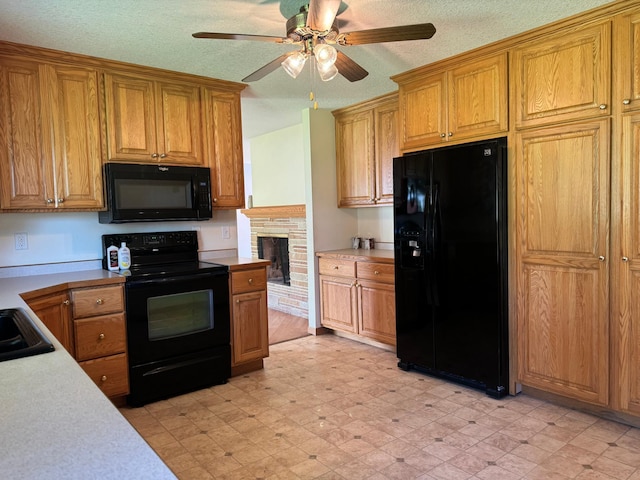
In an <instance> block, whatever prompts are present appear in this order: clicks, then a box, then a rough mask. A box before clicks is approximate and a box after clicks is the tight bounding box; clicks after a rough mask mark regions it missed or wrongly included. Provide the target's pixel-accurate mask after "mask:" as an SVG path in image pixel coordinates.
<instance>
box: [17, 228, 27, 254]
mask: <svg viewBox="0 0 640 480" xmlns="http://www.w3.org/2000/svg"><path fill="white" fill-rule="evenodd" d="M14 239H15V242H16V250H28V249H29V236H28V235H27V232H21V233H16V234H15V235H14Z"/></svg>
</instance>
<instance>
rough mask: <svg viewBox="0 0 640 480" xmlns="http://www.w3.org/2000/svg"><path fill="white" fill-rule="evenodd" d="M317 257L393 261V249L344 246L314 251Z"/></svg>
mask: <svg viewBox="0 0 640 480" xmlns="http://www.w3.org/2000/svg"><path fill="white" fill-rule="evenodd" d="M316 256H318V257H329V258H338V259H343V260H355V261H358V260H360V261H369V262H382V263H393V258H394V251H393V250H383V249H380V248H378V249H376V248H374V249H373V250H365V249H364V248H346V249H343V250H328V251H325V252H316Z"/></svg>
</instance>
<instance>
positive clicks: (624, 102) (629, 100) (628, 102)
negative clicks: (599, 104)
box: [622, 98, 631, 105]
mask: <svg viewBox="0 0 640 480" xmlns="http://www.w3.org/2000/svg"><path fill="white" fill-rule="evenodd" d="M630 103H631V99H630V98H625V99H624V100H622V104H623V105H629V104H630Z"/></svg>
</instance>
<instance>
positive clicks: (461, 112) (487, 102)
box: [447, 53, 508, 140]
mask: <svg viewBox="0 0 640 480" xmlns="http://www.w3.org/2000/svg"><path fill="white" fill-rule="evenodd" d="M447 97H448V124H449V130H448V132H447V138H449V139H452V140H458V139H460V138H467V137H471V136H474V135H485V134H489V133H498V132H506V131H507V127H508V124H507V97H508V95H507V55H506V53H503V54H501V55H497V56H495V57H490V58H486V59H483V60H479V61H476V62H471V63H467V64H465V65H463V66H460V67H458V68H454V69H453V70H451V71H450V72H449V73H448V76H447Z"/></svg>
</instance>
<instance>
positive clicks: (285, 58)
mask: <svg viewBox="0 0 640 480" xmlns="http://www.w3.org/2000/svg"><path fill="white" fill-rule="evenodd" d="M340 3H341V0H309V4H308V5H305V6H303V7H302V8H300V12H299V13H298V14H296V15H294V16H292V17H291V18H289V19H288V20H287V36H286V37H275V36H266V35H247V34H236V33H214V32H197V33H194V34H193V37H195V38H212V39H220V40H254V41H259V42H272V43H283V44H292V45H301V46H302V49H301V50H295V51H291V52H287V53H283V54H282V55H280V56H279V57H278V58H276V59H275V60H273V61H271V62H269V63H267V64H266V65H264V66H263V67H261V68H259V69H258V70H256V71H255V72H253V73H252V74H250V75H248V76H247V77H245V78H243V79H242V81H243V82H254V81H256V80H260V79H261V78H263V77H265V76H266V75H268V74H269V73H271V72H273V71H275V70H276V69H277V68H278V67H279V66H281V65H282V67H283V68H284V70H285V71H286V72H287V73H288V74H289V75H291V76H292V77H293V78H295V77H297V76H298V74H299V73H300V71H301V70H302V68H303V67H304V64H305V62H306V60H307V59H308V58H310V57H313V58H314V59H315V61H316V66H317V69H318V73H319V74H320V78H321V79H322V80H324V81H328V80H331V79H332V78H334V77H335V76H336V75H337V74H338V73H339V74H341V75H342V76H343V77H345V78H346V79H347V80H349V81H350V82H356V81H358V80H362V79H363V78H365V77H366V76H367V75H368V74H369V72H367V71H366V70H365V69H364V68H362V67H361V66H360V65H358V64H357V63H356V62H355V61H353V60H352V59H351V58H349V57H348V56H347V55H345V54H344V53H342V52H341V51H339V50H336V49H335V47H333V45H339V46H341V47H347V46H351V45H365V44H371V43H383V42H399V41H404V40H423V39H428V38H431V37H432V36H433V35H434V34H435V33H436V29H435V27H434V26H433V24H431V23H421V24H417V25H404V26H398V27H386V28H374V29H370V30H360V31H356V32H349V33H340V31H339V30H338V26H337V21H336V15H337V13H338V9H339V7H340Z"/></svg>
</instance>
